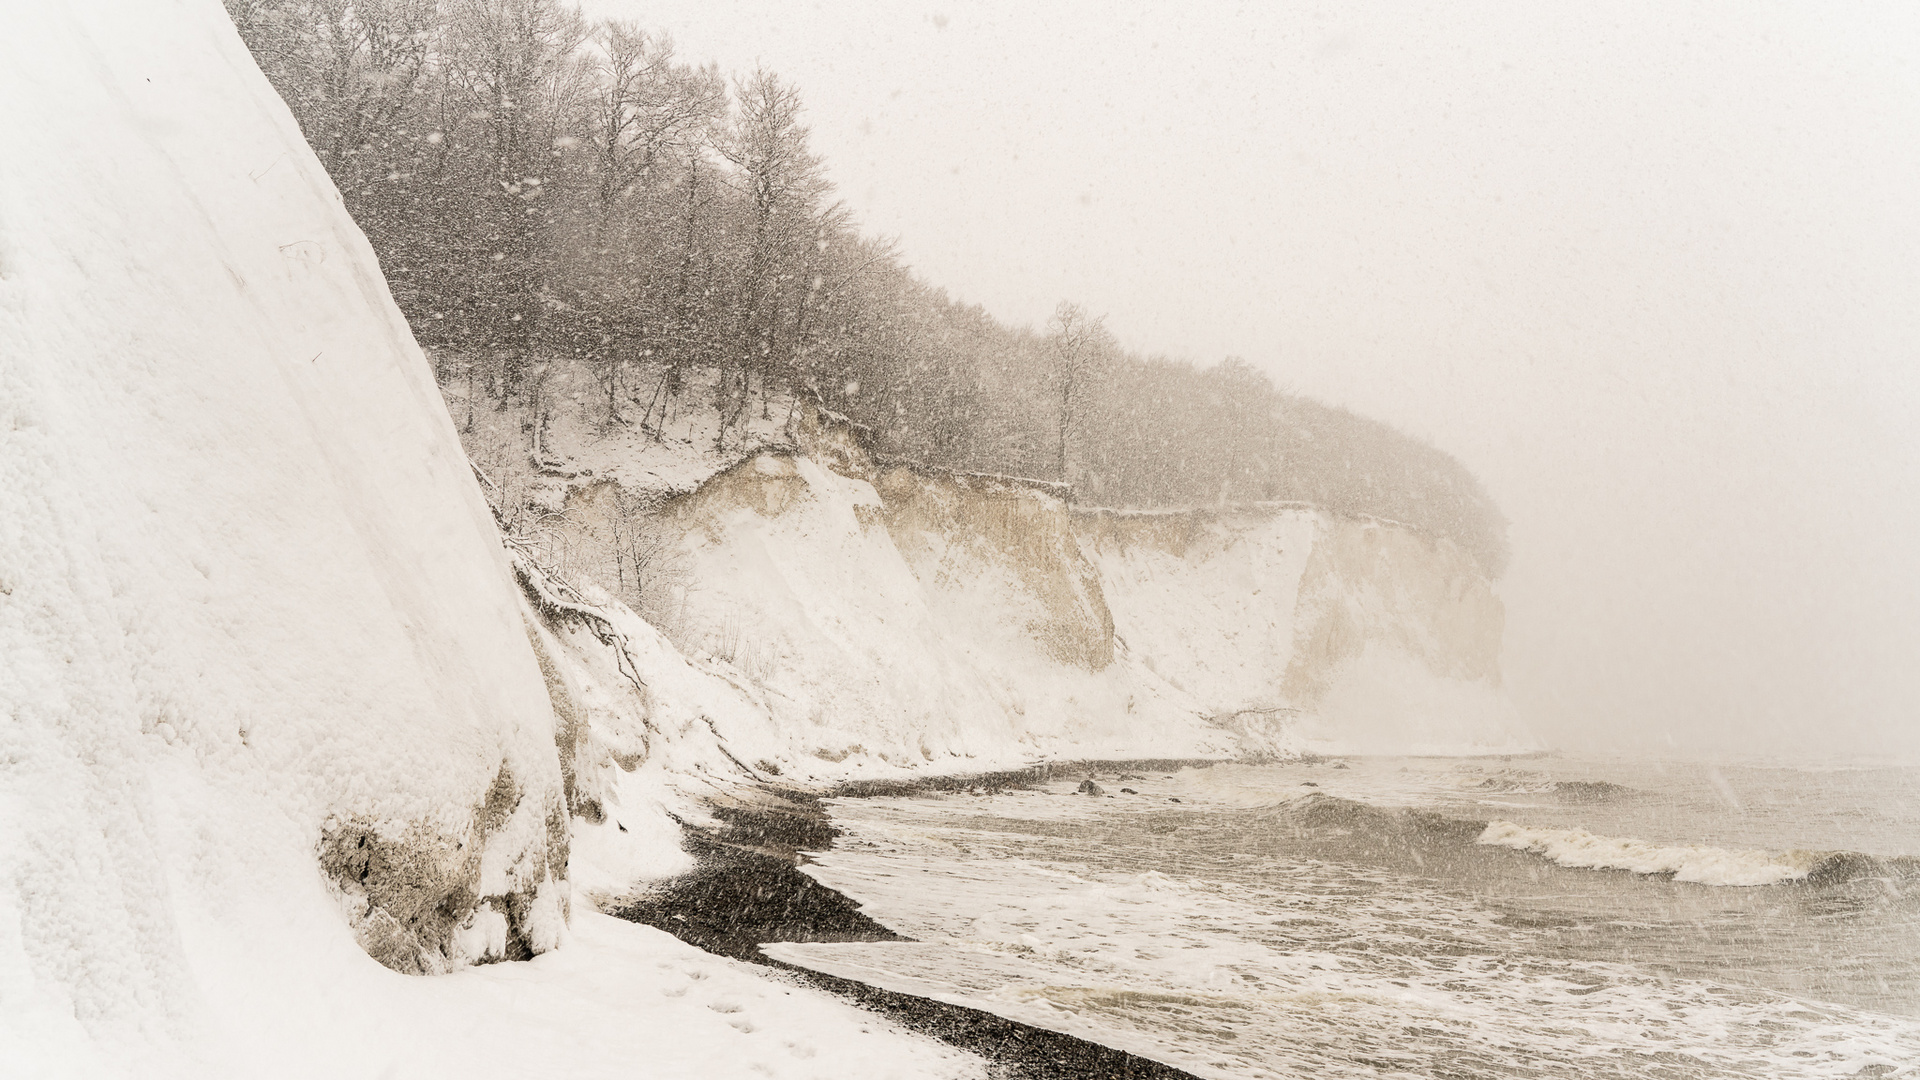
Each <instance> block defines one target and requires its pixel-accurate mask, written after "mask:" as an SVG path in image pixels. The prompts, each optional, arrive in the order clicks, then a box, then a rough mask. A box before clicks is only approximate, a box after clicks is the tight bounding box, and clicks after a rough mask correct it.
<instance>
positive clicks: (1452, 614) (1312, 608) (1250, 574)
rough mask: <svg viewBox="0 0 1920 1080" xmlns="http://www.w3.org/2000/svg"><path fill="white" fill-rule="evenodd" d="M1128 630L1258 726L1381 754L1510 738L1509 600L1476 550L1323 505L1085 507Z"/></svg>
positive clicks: (1216, 709) (1237, 717)
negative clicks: (1506, 686)
mask: <svg viewBox="0 0 1920 1080" xmlns="http://www.w3.org/2000/svg"><path fill="white" fill-rule="evenodd" d="M1076 531H1077V533H1078V536H1079V538H1080V542H1081V546H1082V548H1083V550H1085V551H1086V552H1087V553H1088V555H1089V557H1090V558H1091V559H1092V560H1093V562H1094V563H1095V564H1097V565H1098V566H1099V568H1100V581H1101V585H1102V588H1103V590H1104V592H1105V595H1106V599H1107V605H1108V608H1109V609H1110V610H1111V611H1112V612H1113V617H1114V626H1115V631H1116V633H1117V634H1118V636H1119V637H1120V639H1121V640H1123V641H1124V642H1125V644H1126V646H1127V647H1128V649H1129V651H1130V653H1131V654H1132V655H1134V656H1135V657H1137V658H1138V659H1139V660H1140V662H1141V663H1142V664H1143V665H1145V666H1147V667H1148V668H1150V669H1151V670H1153V671H1155V672H1156V673H1158V674H1160V675H1162V676H1164V677H1165V678H1166V679H1167V680H1168V681H1169V682H1171V683H1173V684H1174V685H1175V686H1176V687H1179V688H1180V689H1182V690H1184V691H1186V692H1187V693H1189V694H1191V695H1192V696H1193V697H1194V698H1195V699H1196V700H1197V701H1198V702H1199V703H1200V705H1201V707H1202V708H1203V709H1204V710H1206V711H1207V712H1208V714H1209V715H1212V716H1214V717H1216V718H1231V719H1229V720H1228V721H1227V722H1228V724H1229V726H1231V727H1233V728H1234V729H1235V730H1238V731H1242V732H1246V733H1261V732H1272V731H1274V730H1275V729H1276V728H1280V729H1285V730H1287V731H1289V732H1290V733H1291V734H1292V735H1293V736H1294V737H1295V738H1297V739H1298V740H1300V741H1301V745H1306V746H1312V747H1316V748H1320V749H1325V750H1335V751H1352V752H1375V753H1384V752H1391V753H1418V752H1438V753H1457V752H1460V751H1462V750H1471V749H1510V748H1513V747H1514V746H1515V745H1516V744H1517V743H1521V742H1524V736H1523V733H1522V732H1521V731H1520V728H1519V725H1518V723H1517V721H1516V718H1515V717H1514V715H1513V713H1512V710H1511V708H1510V706H1509V705H1508V704H1507V702H1506V700H1505V698H1504V696H1503V695H1502V694H1501V692H1500V641H1501V632H1502V628H1503V621H1504V612H1503V609H1502V607H1501V605H1500V601H1499V598H1498V597H1497V596H1495V595H1494V593H1493V590H1492V586H1491V585H1490V583H1489V582H1488V581H1487V580H1486V577H1485V576H1484V575H1483V574H1482V573H1481V572H1480V569H1479V567H1478V566H1477V565H1476V564H1475V563H1474V561H1473V560H1472V558H1471V557H1470V556H1468V555H1466V554H1465V553H1464V552H1462V551H1461V550H1460V549H1459V548H1457V547H1455V546H1454V545H1453V544H1452V543H1451V542H1449V541H1446V540H1442V539H1437V538H1434V537H1430V536H1427V535H1424V534H1422V533H1419V532H1417V531H1415V530H1412V529H1409V528H1406V527H1404V526H1399V525H1394V524H1390V523H1385V522H1377V521H1356V520H1353V519H1349V518H1342V517H1339V516H1336V515H1332V514H1327V513H1325V512H1322V511H1318V510H1315V509H1312V508H1310V507H1301V506H1272V507H1255V508H1243V509H1236V510H1229V511H1187V512H1179V513H1165V514H1115V513H1098V512H1097V513H1087V514H1081V515H1077V519H1076Z"/></svg>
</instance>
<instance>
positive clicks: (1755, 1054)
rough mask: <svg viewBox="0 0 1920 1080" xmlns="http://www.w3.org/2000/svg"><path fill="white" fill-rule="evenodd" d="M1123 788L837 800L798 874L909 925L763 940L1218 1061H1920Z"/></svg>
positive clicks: (1908, 1040) (1892, 1034)
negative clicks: (868, 936)
mask: <svg viewBox="0 0 1920 1080" xmlns="http://www.w3.org/2000/svg"><path fill="white" fill-rule="evenodd" d="M1275 771H1276V772H1280V771H1281V770H1275ZM1243 779H1246V780H1251V778H1243ZM1165 783H1166V781H1165V780H1158V782H1157V784H1155V785H1152V786H1155V787H1156V789H1157V787H1158V785H1161V784H1165ZM1234 786H1238V787H1251V786H1252V785H1251V784H1242V785H1234ZM1126 804H1127V800H1125V799H1124V798H1122V799H1111V800H1110V799H1104V798H1102V799H1088V798H1073V797H1068V796H1053V797H1048V796H1040V795H1034V794H1011V793H1010V794H1005V795H997V796H981V797H975V798H969V797H961V798H952V797H949V798H914V799H874V800H848V801H843V802H839V803H837V804H836V805H835V808H834V819H835V823H836V824H837V825H839V826H840V827H842V828H844V829H845V830H846V832H845V834H844V835H843V836H842V837H841V838H840V840H838V841H837V842H836V844H835V846H834V848H833V849H831V850H829V851H826V852H824V853H820V854H819V855H818V856H816V861H815V862H813V863H810V864H809V865H808V866H807V868H806V871H807V873H809V874H810V875H812V876H814V877H816V878H819V879H820V880H822V881H824V882H825V883H826V884H828V885H830V886H832V887H834V888H836V889H839V890H841V891H843V892H845V893H847V894H848V895H850V896H852V897H854V898H855V899H857V900H858V901H860V902H861V904H862V905H863V908H864V910H865V911H866V912H867V913H868V914H869V915H871V916H873V917H874V918H876V919H878V920H879V921H880V922H881V923H883V924H884V925H887V926H889V927H891V928H893V929H894V930H896V931H898V932H900V933H903V934H905V935H907V936H909V937H911V938H913V939H914V940H912V941H906V942H869V943H806V944H783V945H775V946H768V947H767V949H766V951H767V952H768V953H769V954H772V955H774V956H777V957H778V958H779V959H782V960H785V961H787V962H790V963H794V964H798V965H800V966H804V967H809V968H813V969H816V970H820V971H824V972H827V973H830V974H836V975H840V976H843V977H848V978H854V979H858V980H861V981H864V982H868V983H870V984H873V985H878V986H881V987H884V988H888V989H892V990H896V991H899V992H904V993H911V994H918V995H921V996H925V997H930V998H935V999H938V1000H942V1001H947V1002H952V1003H955V1004H962V1005H966V1006H969V1007H972V1008H976V1009H981V1010H984V1011H987V1012H992V1013H995V1014H997V1015H1001V1016H1005V1017H1007V1018H1009V1019H1013V1020H1017V1021H1020V1022H1023V1023H1027V1024H1032V1025H1035V1026H1039V1027H1045V1028H1050V1029H1053V1030H1058V1031H1064V1032H1067V1033H1069V1034H1073V1035H1077V1036H1079V1037H1081V1038H1086V1039H1090V1040H1093V1041H1096V1042H1100V1043H1103V1044H1106V1045H1110V1046H1116V1047H1120V1048H1122V1049H1125V1050H1128V1051H1130V1052H1133V1053H1136V1054H1139V1055H1142V1056H1145V1057H1149V1058H1153V1059H1155V1060H1159V1061H1163V1062H1166V1063H1168V1064H1171V1065H1174V1066H1176V1067H1178V1068H1181V1069H1185V1070H1187V1071H1189V1072H1191V1073H1193V1074H1194V1075H1197V1076H1203V1077H1218V1078H1222V1080H1226V1078H1233V1080H1247V1078H1256V1077H1257V1078H1265V1077H1273V1078H1279V1077H1294V1076H1303V1075H1312V1076H1328V1077H1361V1076H1377V1075H1380V1074H1381V1070H1382V1068H1386V1069H1388V1070H1389V1071H1390V1072H1392V1074H1393V1075H1434V1074H1435V1073H1437V1072H1440V1071H1441V1070H1442V1068H1443V1067H1447V1068H1451V1069H1453V1070H1455V1071H1461V1072H1466V1071H1473V1072H1474V1074H1475V1075H1514V1076H1525V1075H1552V1076H1556V1077H1578V1078H1593V1080H1598V1078H1600V1077H1609V1078H1612V1077H1620V1076H1624V1075H1637V1074H1638V1073H1637V1071H1636V1070H1635V1067H1634V1066H1633V1065H1632V1064H1631V1062H1633V1061H1635V1060H1642V1061H1644V1060H1648V1059H1650V1058H1651V1057H1652V1056H1653V1055H1659V1056H1660V1058H1662V1059H1664V1060H1667V1061H1669V1062H1671V1063H1672V1064H1673V1067H1674V1068H1675V1069H1676V1070H1677V1072H1684V1073H1685V1074H1686V1075H1700V1076H1709V1075H1711V1076H1722V1075H1740V1076H1746V1075H1766V1076H1778V1077H1813V1076H1831V1075H1851V1074H1852V1073H1854V1072H1855V1071H1857V1070H1859V1069H1862V1068H1865V1067H1869V1066H1876V1065H1878V1066H1894V1067H1895V1068H1896V1069H1905V1068H1907V1067H1908V1065H1909V1063H1911V1062H1913V1061H1916V1060H1920V1024H1916V1023H1914V1022H1912V1021H1908V1020H1901V1019H1896V1018H1892V1017H1885V1016H1877V1015H1873V1014H1870V1013H1865V1012H1861V1011H1858V1010H1852V1009H1847V1008H1842V1007H1837V1006H1830V1005H1816V1004H1810V1003H1808V1002H1805V1001H1800V1000H1795V999H1792V998H1788V997H1785V996H1782V995H1778V994H1773V993H1768V992H1765V991H1758V990H1751V989H1744V988H1738V987H1733V986H1729V985H1724V984H1719V983H1712V982H1707V981H1703V980H1697V979H1685V978H1675V977H1673V976H1672V974H1671V973H1661V972H1654V971H1650V970H1647V969H1644V968H1641V967H1638V966H1635V965H1632V964H1624V963H1615V962H1604V961H1592V960H1573V959H1556V958H1551V957H1547V956H1542V955H1538V954H1535V953H1532V952H1531V945H1530V939H1529V938H1528V937H1527V936H1526V935H1525V934H1524V933H1516V932H1515V931H1513V930H1512V929H1511V928H1509V927H1507V926H1505V925H1504V924H1502V923H1500V922H1499V921H1498V920H1497V919H1496V918H1495V917H1494V916H1493V915H1492V913H1491V912H1489V911H1487V910H1486V909H1483V908H1480V907H1478V906H1476V905H1473V904H1471V903H1462V902H1461V901H1460V900H1459V899H1458V898H1457V897H1452V896H1449V895H1443V894H1441V893H1439V892H1435V891H1433V890H1432V889H1430V888H1429V887H1427V886H1425V885H1423V884H1421V883H1420V882H1418V881H1415V880H1411V879H1406V878H1400V877H1397V876H1395V875H1392V874H1390V873H1386V872H1378V871H1365V870H1359V869H1355V868H1351V867H1341V866H1334V865H1330V864H1326V863H1321V862H1318V861H1315V860H1309V859H1288V858H1283V857H1278V856H1266V855H1255V854H1247V853H1239V854H1233V853H1227V854H1222V853H1221V852H1213V853H1209V852H1207V851H1203V850H1199V849H1197V848H1195V847H1194V846H1193V845H1191V844H1189V843H1186V842H1185V841H1184V840H1183V839H1182V838H1181V837H1180V836H1178V835H1176V834H1172V833H1166V832H1163V831H1161V830H1160V829H1159V828H1157V827H1149V828H1147V829H1143V830H1138V831H1136V830H1135V829H1134V828H1133V827H1131V825H1130V822H1133V821H1139V820H1143V819H1142V818H1140V817H1138V816H1136V815H1130V814H1128V813H1126V812H1125V809H1126ZM1160 805H1162V806H1164V805H1165V804H1164V803H1161V804H1160ZM963 808H964V810H970V811H971V812H963ZM1206 812H1207V813H1208V815H1209V817H1211V815H1212V814H1214V813H1218V812H1219V811H1218V810H1217V809H1215V808H1211V807H1209V808H1207V811H1206ZM1076 819H1077V820H1078V822H1079V824H1080V825H1081V826H1082V827H1079V828H1076V827H1074V826H1075V821H1076ZM1168 823H1169V822H1168V820H1167V819H1165V818H1157V819H1155V826H1163V825H1166V824H1168ZM1623 1063H1627V1067H1626V1068H1625V1069H1623V1068H1622V1065H1623ZM1467 1065H1470V1066H1471V1070H1469V1069H1467V1068H1463V1066H1467ZM1891 1075H1908V1073H1907V1072H1904V1071H1897V1072H1895V1073H1893V1074H1891Z"/></svg>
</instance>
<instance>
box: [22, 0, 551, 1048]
mask: <svg viewBox="0 0 1920 1080" xmlns="http://www.w3.org/2000/svg"><path fill="white" fill-rule="evenodd" d="M0 99H4V100H6V101H8V102H9V103H12V104H11V105H10V107H9V108H7V109H4V110H0V144H3V145H5V146H7V147H9V148H10V149H9V150H8V151H7V154H6V155H5V157H4V160H0V972H4V975H0V987H3V988H0V995H3V996H4V997H5V1001H6V1006H5V1007H4V1008H0V1014H5V1015H4V1019H0V1025H9V1026H10V1030H9V1034H8V1035H7V1037H5V1038H0V1042H5V1043H6V1044H7V1045H8V1046H9V1048H10V1049H9V1054H10V1055H11V1054H13V1052H14V1049H15V1048H17V1047H19V1046H22V1045H25V1046H32V1045H36V1044H37V1043H38V1042H40V1041H41V1040H59V1039H61V1038H64V1037H65V1036H66V1035H67V1034H71V1033H72V1030H73V1029H74V1028H75V1025H84V1026H87V1027H88V1029H89V1031H91V1033H92V1035H93V1037H94V1038H96V1039H98V1040H105V1041H106V1042H111V1041H112V1040H113V1039H114V1038H118V1037H119V1036H125V1037H126V1038H129V1039H132V1038H136V1037H137V1038H147V1037H151V1036H153V1035H154V1034H155V1031H156V1030H158V1029H156V1028H154V1027H153V1025H154V1023H155V1020H154V1018H155V1016H172V1017H176V1018H185V1017H189V1016H192V1015H198V1014H199V1010H200V1009H201V1007H202V1005H203V1004H204V1003H205V1000H206V996H207V995H208V994H210V993H213V992H214V991H213V990H212V989H210V988H211V987H213V986H215V985H218V986H220V987H223V988H225V989H224V990H222V991H221V992H223V993H226V992H232V990H231V988H232V987H233V986H235V985H238V984H236V983H235V982H233V980H230V979H224V978H223V979H210V978H208V977H206V972H207V970H208V965H209V964H210V963H213V961H211V960H210V959H209V957H211V956H214V955H216V954H218V955H224V956H227V957H229V958H236V957H237V958H242V959H240V960H236V961H235V962H236V963H243V964H244V965H245V966H248V967H249V968H250V969H251V970H260V969H273V968H275V967H277V966H283V965H284V967H287V968H296V967H305V968H308V969H311V968H312V966H313V965H314V964H315V963H316V959H315V958H316V956H326V957H331V956H334V954H335V953H336V952H338V951H339V950H341V949H345V950H348V951H349V952H350V953H351V955H353V956H354V957H358V948H359V947H364V948H365V949H366V950H367V951H369V952H371V953H372V954H373V955H374V956H375V957H377V958H378V959H380V960H381V961H382V962H384V963H386V964H387V965H388V966H390V967H393V968H395V969H397V970H401V971H438V970H445V969H447V968H450V967H454V966H458V965H461V964H465V963H469V962H472V961H477V960H482V959H488V958H494V957H506V956H514V955H525V954H527V953H530V952H537V951H540V950H542V949H545V948H549V947H552V946H553V945H554V944H555V943H556V942H557V941H558V940H559V938H560V936H561V934H562V933H563V931H564V916H565V907H566V894H565V889H564V879H565V874H566V865H567V831H566V814H565V809H564V805H563V802H562V798H561V776H560V772H559V766H558V761H557V755H556V753H555V750H554V720H553V713H552V709H551V707H550V705H549V703H548V695H547V693H546V690H545V687H544V684H543V682H542V679H541V674H540V670H539V667H538V665H537V663H536V660H535V657H534V654H533V651H532V649H531V648H530V647H529V644H528V637H527V626H526V621H525V618H524V617H523V610H522V608H523V605H522V602H521V599H520V597H519V596H518V595H517V594H516V592H515V590H514V588H513V585H512V580H511V577H510V574H509V572H508V569H507V566H506V562H505V556H504V554H503V552H502V551H501V549H500V545H499V541H498V538H497V534H496V532H495V530H494V528H493V524H492V522H491V519H490V516H489V514H488V512H487V509H486V506H485V504H484V503H483V502H482V500H481V499H480V497H479V494H478V492H477V490H476V488H475V484H474V482H473V479H472V476H471V474H470V473H469V471H468V466H467V462H466V459H465V457H464V455H463V454H462V452H461V449H460V445H459V443H458V441H457V440H456V438H455V434H454V431H453V427H452V424H451V423H450V421H449V419H448V417H447V414H446V411H445V409H444V407H443V406H442V405H441V402H440V399H439V395H438V393H437V392H436V389H435V387H434V385H433V380H432V376H431V374H430V372H429V370H428V366H427V364H426V362H425V360H424V359H423V358H422V356H421V354H420V352H419V350H418V349H417V348H416V347H415V345H414V344H413V341H412V338H411V336H410V335H409V333H408V331H407V327H406V325H405V323H404V322H403V321H402V319H401V317H400V315H399V313H398V311H397V310H396V309H395V308H394V306H393V304H392V302H391V300H390V299H389V298H388V295H387V291H386V288H385V286H384V284H383V282H382V281H381V278H380V275H379V269H378V266H377V264H376V263H375V260H374V257H373V254H372V252H371V250H370V249H369V248H368V246H367V244H366V242H365V240H364V239H363V237H362V236H361V234H360V233H359V231H358V230H357V229H356V228H355V227H354V225H353V223H352V222H351V221H350V220H349V219H348V217H347V215H346V213H345V212H344V211H343V210H342V209H341V207H340V204H339V201H338V199H337V197H336V196H335V195H334V192H333V189H332V186H331V184H330V183H329V182H328V180H327V177H326V175H325V174H324V172H323V171H322V170H321V167H320V165H319V163H318V162H317V161H316V160H315V159H314V158H313V156H312V154H311V153H310V152H309V151H308V149H307V147H306V145H305V143H304V142H303V141H302V139H301V136H300V132H299V131H298V130H297V128H296V127H295V125H294V123H293V121H292V119H291V117H290V116H289V115H288V114H287V111H286V109H285V108H284V107H283V106H282V105H281V103H280V102H279V100H278V98H277V97H276V96H275V95H274V93H273V91H272V89H271V88H270V87H269V86H268V85H267V83H266V81H265V79H264V78H262V77H261V76H260V75H259V73H258V72H257V71H256V70H255V69H254V66H253V64H252V62H251V60H250V58H249V57H248V56H247V53H246V50H245V48H244V46H243V45H242V44H241V43H240V41H239V39H238V38H237V36H236V35H235V34H234V32H233V30H232V28H231V26H230V25H229V24H228V23H227V21H226V17H225V13H224V12H223V11H222V10H221V9H220V6H219V5H218V4H215V3H211V2H203V3H193V4H184V5H176V4H164V5H152V6H147V5H121V6H117V7H116V6H113V5H89V4H71V5H68V4H63V3H51V4H45V5H30V6H29V9H23V10H20V11H14V12H10V13H9V14H8V16H7V28H6V31H5V32H4V33H0ZM343 914H344V915H345V916H346V918H345V919H344V920H343V918H342V916H343ZM349 925H351V927H352V935H351V936H350V935H349V933H348V930H347V927H348V926H349ZM355 937H357V939H358V947H356V945H355ZM359 959H360V960H361V961H362V962H363V961H364V958H359ZM283 977H284V978H287V979H294V978H298V977H301V976H296V975H295V974H293V972H292V971H283ZM132 1018H138V1019H137V1020H136V1019H132ZM185 1022H186V1021H185V1020H184V1019H183V1020H182V1023H183V1024H184V1023H185ZM121 1023H125V1024H129V1025H134V1026H137V1027H138V1028H139V1029H140V1030H138V1031H134V1030H127V1031H122V1032H119V1033H118V1035H116V1034H114V1032H115V1030H116V1029H115V1025H116V1024H121ZM162 1026H163V1027H164V1025H162ZM103 1033H104V1034H103ZM15 1034H18V1035H19V1037H20V1038H21V1039H22V1040H25V1041H24V1042H19V1043H16V1042H14V1041H12V1038H13V1036H14V1035H15ZM29 1060H31V1059H29Z"/></svg>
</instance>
